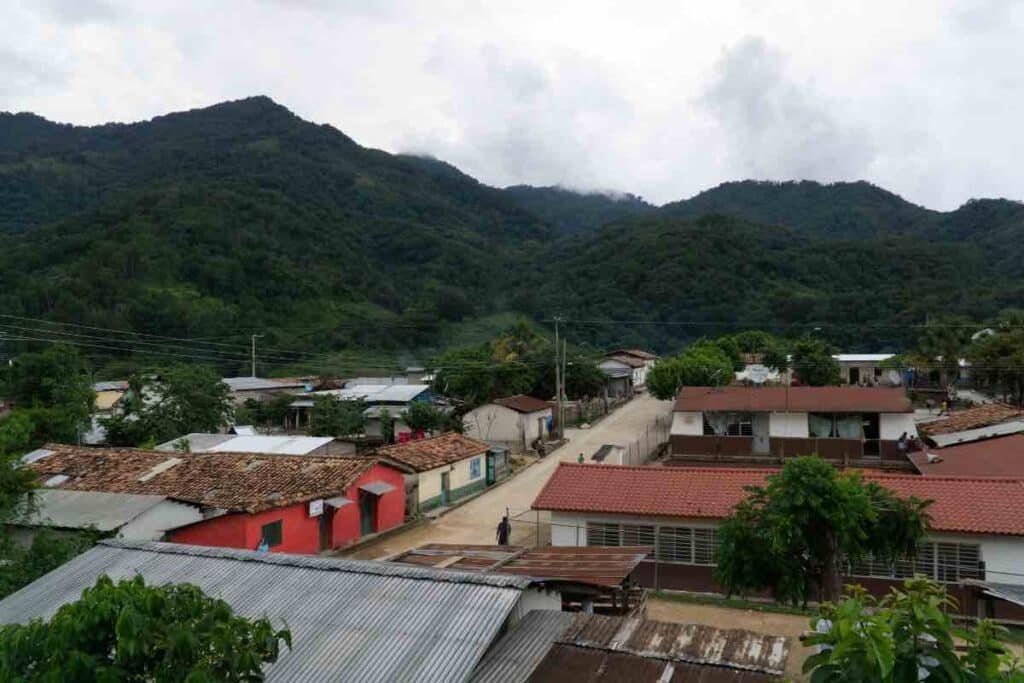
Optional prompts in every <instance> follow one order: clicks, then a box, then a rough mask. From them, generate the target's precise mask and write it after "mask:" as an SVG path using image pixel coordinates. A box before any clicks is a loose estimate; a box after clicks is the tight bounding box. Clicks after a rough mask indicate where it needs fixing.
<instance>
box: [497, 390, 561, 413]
mask: <svg viewBox="0 0 1024 683" xmlns="http://www.w3.org/2000/svg"><path fill="white" fill-rule="evenodd" d="M491 403H495V404H497V405H499V406H504V407H506V408H508V409H510V410H514V411H516V412H517V413H538V412H540V411H542V410H550V409H551V406H549V405H548V402H547V401H542V400H541V399H539V398H534V397H533V396H526V395H525V394H516V395H515V396H506V397H505V398H496V399H494V400H493V401H491Z"/></svg>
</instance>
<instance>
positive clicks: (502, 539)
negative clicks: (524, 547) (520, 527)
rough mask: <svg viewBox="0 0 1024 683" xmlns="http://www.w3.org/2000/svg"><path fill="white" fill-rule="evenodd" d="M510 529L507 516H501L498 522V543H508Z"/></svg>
mask: <svg viewBox="0 0 1024 683" xmlns="http://www.w3.org/2000/svg"><path fill="white" fill-rule="evenodd" d="M511 531H512V525H511V524H509V523H508V516H505V517H502V518H501V521H500V522H498V533H497V536H498V545H508V536H509V533H510V532H511Z"/></svg>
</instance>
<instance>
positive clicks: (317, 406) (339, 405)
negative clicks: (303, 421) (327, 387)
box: [309, 394, 366, 438]
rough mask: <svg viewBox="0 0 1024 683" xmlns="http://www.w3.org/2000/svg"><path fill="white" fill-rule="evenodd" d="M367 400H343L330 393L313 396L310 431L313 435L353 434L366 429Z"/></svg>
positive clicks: (336, 435)
mask: <svg viewBox="0 0 1024 683" xmlns="http://www.w3.org/2000/svg"><path fill="white" fill-rule="evenodd" d="M365 411H366V401H363V400H361V399H352V400H342V399H340V398H338V397H337V396H331V395H330V394H325V395H320V396H315V397H313V407H312V408H311V409H310V411H309V433H310V434H312V435H313V436H333V437H336V438H337V437H342V436H351V435H353V434H361V433H362V432H363V431H364V430H365V429H366V415H365Z"/></svg>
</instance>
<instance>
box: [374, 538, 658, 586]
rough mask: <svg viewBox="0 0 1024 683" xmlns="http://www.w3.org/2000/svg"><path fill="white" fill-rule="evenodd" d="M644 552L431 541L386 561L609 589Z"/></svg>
mask: <svg viewBox="0 0 1024 683" xmlns="http://www.w3.org/2000/svg"><path fill="white" fill-rule="evenodd" d="M650 552H651V549H650V548H646V547H640V546H638V547H629V546H626V547H614V548H612V547H608V548H605V547H595V548H576V547H552V548H525V547H521V546H500V545H452V544H447V543H431V544H429V545H424V546H420V547H419V548H413V549H412V550H409V551H407V552H405V553H402V554H401V555H398V556H397V557H394V558H391V561H393V562H402V563H404V564H416V565H420V566H427V567H438V566H442V565H443V566H444V567H445V568H448V569H460V570H463V571H478V572H493V573H501V574H517V575H520V576H529V577H532V578H535V579H548V580H555V581H571V582H574V583H581V584H586V585H590V586H601V587H607V588H615V587H616V586H619V585H621V584H622V582H623V581H625V580H626V579H627V578H629V575H630V574H631V573H632V572H633V570H634V569H636V567H637V565H639V564H640V562H642V561H643V559H644V558H645V557H647V555H648V554H650Z"/></svg>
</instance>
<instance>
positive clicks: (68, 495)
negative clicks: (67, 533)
mask: <svg viewBox="0 0 1024 683" xmlns="http://www.w3.org/2000/svg"><path fill="white" fill-rule="evenodd" d="M32 495H33V498H34V499H35V511H34V513H33V514H30V515H27V516H26V517H24V518H22V519H20V520H18V521H17V522H16V523H17V524H24V525H27V526H38V525H41V524H46V525H50V526H56V527H61V528H64V529H85V528H87V527H90V526H95V527H96V528H97V529H98V530H100V531H113V530H114V529H120V528H121V527H122V526H124V525H125V524H127V523H128V522H130V521H132V520H133V519H135V518H136V517H138V516H139V515H141V514H142V513H144V512H146V511H147V510H151V509H152V508H154V507H156V506H157V505H159V504H160V503H161V502H162V501H164V500H166V497H164V496H150V495H139V494H132V493H101V492H98V491H66V490H64V489H38V490H36V491H35V492H33V494H32Z"/></svg>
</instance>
